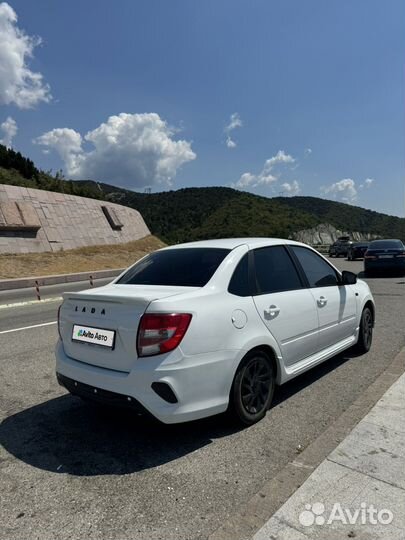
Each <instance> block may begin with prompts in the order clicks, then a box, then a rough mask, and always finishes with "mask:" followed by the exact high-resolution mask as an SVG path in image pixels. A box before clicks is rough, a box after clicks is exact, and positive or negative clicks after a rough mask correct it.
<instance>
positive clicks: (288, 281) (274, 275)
mask: <svg viewBox="0 0 405 540" xmlns="http://www.w3.org/2000/svg"><path fill="white" fill-rule="evenodd" d="M254 261H255V274H256V284H257V294H269V293H274V292H281V291H292V290H295V289H302V288H303V285H302V283H301V279H300V277H299V275H298V272H297V270H296V268H295V266H294V263H293V261H292V260H291V257H290V255H289V254H288V252H287V250H286V249H285V248H284V247H283V246H271V247H265V248H260V249H255V250H254Z"/></svg>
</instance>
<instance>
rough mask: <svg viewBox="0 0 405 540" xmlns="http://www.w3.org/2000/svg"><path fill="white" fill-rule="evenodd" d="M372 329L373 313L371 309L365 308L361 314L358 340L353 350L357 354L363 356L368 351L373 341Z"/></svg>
mask: <svg viewBox="0 0 405 540" xmlns="http://www.w3.org/2000/svg"><path fill="white" fill-rule="evenodd" d="M373 327H374V318H373V312H372V311H371V308H369V307H365V308H364V309H363V313H362V314H361V321H360V330H359V339H358V341H357V343H356V345H355V349H356V351H357V352H358V353H362V354H364V353H366V352H368V351H369V350H370V348H371V343H372V341H373Z"/></svg>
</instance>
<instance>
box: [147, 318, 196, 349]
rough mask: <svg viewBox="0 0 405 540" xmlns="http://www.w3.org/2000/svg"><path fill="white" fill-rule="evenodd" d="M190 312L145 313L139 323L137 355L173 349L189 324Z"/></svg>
mask: <svg viewBox="0 0 405 540" xmlns="http://www.w3.org/2000/svg"><path fill="white" fill-rule="evenodd" d="M191 317H192V315H190V313H145V314H144V315H142V318H141V322H140V323H139V329H138V339H137V350H138V356H153V355H155V354H162V353H165V352H169V351H172V350H173V349H175V348H176V347H177V346H178V345H179V344H180V342H181V340H182V339H183V337H184V335H185V333H186V331H187V328H188V326H189V324H190V321H191Z"/></svg>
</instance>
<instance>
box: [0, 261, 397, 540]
mask: <svg viewBox="0 0 405 540" xmlns="http://www.w3.org/2000/svg"><path fill="white" fill-rule="evenodd" d="M336 264H337V265H339V267H341V268H342V269H352V270H355V271H360V269H361V266H362V263H361V262H347V261H344V260H342V259H339V260H337V261H336ZM368 281H369V284H370V286H371V288H372V291H373V293H374V295H375V300H376V304H377V324H376V329H375V337H374V343H373V347H372V350H371V352H370V353H368V354H367V355H366V356H358V357H356V356H354V355H353V354H351V353H347V354H344V355H340V356H337V357H336V358H334V359H332V360H329V361H328V362H326V363H325V364H323V365H321V366H319V367H317V368H314V369H313V370H311V371H310V372H308V373H306V374H304V375H303V376H301V377H299V378H297V379H295V380H294V381H292V382H290V383H287V384H286V385H284V386H283V387H281V388H280V389H278V390H277V393H276V398H275V403H274V406H273V407H272V409H271V410H270V411H269V413H268V414H267V416H266V418H265V419H264V420H263V421H262V422H260V423H259V424H257V425H255V426H252V427H250V428H248V429H243V430H237V429H235V428H234V427H232V426H230V425H229V424H228V422H227V419H226V417H224V416H219V417H215V418H211V419H207V420H203V421H198V422H194V423H190V424H183V425H174V426H164V425H161V424H158V423H156V422H153V421H150V420H145V419H141V418H138V417H133V416H132V415H131V414H130V413H123V412H119V413H117V412H110V413H105V412H104V413H103V412H99V411H97V410H95V409H93V408H92V407H90V406H87V405H85V404H83V403H82V402H81V401H80V400H79V399H77V398H74V397H71V396H69V395H67V394H66V392H65V391H64V390H63V389H62V388H60V387H59V386H58V385H57V383H56V381H55V376H54V358H53V349H54V345H55V342H56V338H57V329H56V325H55V324H51V325H48V326H39V327H35V328H29V329H25V330H17V331H10V330H16V329H19V328H23V327H26V326H31V325H35V324H42V323H49V322H54V321H55V320H56V310H57V306H58V302H50V303H47V304H43V305H26V306H21V307H12V308H1V309H0V369H1V371H0V372H1V394H0V409H1V415H2V418H4V420H3V422H2V424H1V427H0V443H1V445H2V447H3V448H2V449H1V451H0V485H1V490H0V538H2V539H3V538H4V539H6V538H7V539H17V538H18V539H28V538H30V539H34V538H38V539H41V540H42V539H54V538H58V539H61V540H64V539H68V538H69V539H79V538H83V539H85V538H86V539H87V538H88V539H101V538H102V539H117V540H118V539H135V540H154V539H160V538H161V539H167V540H171V539H173V540H174V539H176V540H178V539H180V540H181V539H187V540H194V539H205V538H207V537H208V536H209V534H210V533H212V532H213V531H214V530H216V529H217V528H218V527H219V526H220V525H221V524H222V523H223V522H224V520H227V519H230V518H231V517H232V515H233V514H234V513H235V511H236V510H237V509H238V508H241V507H243V505H244V504H246V502H247V501H248V500H249V499H250V498H251V497H252V496H253V495H254V494H255V493H257V492H258V491H259V490H260V488H261V486H262V485H263V484H264V482H266V481H268V480H270V479H272V478H273V477H274V476H275V475H276V474H277V473H278V472H279V471H281V470H282V469H283V468H284V467H285V466H286V465H287V464H288V463H289V462H291V461H292V460H293V459H294V458H295V457H296V455H297V447H298V446H299V445H301V447H302V448H305V447H307V446H308V445H309V444H310V443H311V442H312V441H314V439H316V438H317V437H318V436H319V435H321V434H322V433H323V432H324V430H325V429H326V428H327V427H328V426H329V425H330V424H331V423H332V422H334V421H335V420H336V419H337V418H338V417H339V416H340V415H341V414H342V413H343V412H344V411H345V410H346V409H347V408H348V407H349V406H350V405H351V404H352V403H353V402H354V401H355V400H356V399H357V398H358V397H359V396H360V395H361V394H362V393H363V392H364V391H365V390H366V389H367V388H368V387H369V385H370V384H372V383H373V382H374V381H375V379H376V378H377V377H378V376H379V375H380V374H381V373H382V372H383V371H384V370H385V369H387V368H388V367H389V366H390V363H391V362H392V361H393V358H394V357H395V355H396V354H397V353H398V352H399V351H400V349H401V348H402V347H403V346H404V344H405V335H404V327H403V320H404V312H405V278H399V277H390V278H373V279H368ZM0 303H1V302H0Z"/></svg>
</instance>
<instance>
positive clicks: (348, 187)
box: [321, 178, 357, 203]
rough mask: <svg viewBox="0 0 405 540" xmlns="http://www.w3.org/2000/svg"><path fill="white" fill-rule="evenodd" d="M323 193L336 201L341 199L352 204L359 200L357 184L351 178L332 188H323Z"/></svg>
mask: <svg viewBox="0 0 405 540" xmlns="http://www.w3.org/2000/svg"><path fill="white" fill-rule="evenodd" d="M321 193H323V194H324V195H329V194H330V195H332V197H333V198H334V199H336V198H339V199H340V200H342V201H344V202H348V203H352V202H354V201H355V200H356V199H357V189H356V182H355V181H354V180H352V179H351V178H344V179H343V180H340V181H339V182H335V183H334V184H331V185H330V186H322V187H321Z"/></svg>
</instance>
